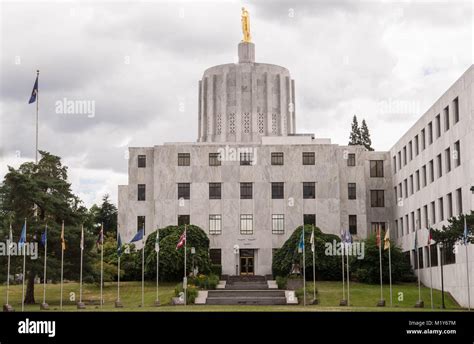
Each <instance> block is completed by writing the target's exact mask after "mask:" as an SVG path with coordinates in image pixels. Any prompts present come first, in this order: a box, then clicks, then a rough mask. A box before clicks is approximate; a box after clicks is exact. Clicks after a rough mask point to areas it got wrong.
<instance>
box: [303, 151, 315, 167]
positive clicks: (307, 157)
mask: <svg viewBox="0 0 474 344" xmlns="http://www.w3.org/2000/svg"><path fill="white" fill-rule="evenodd" d="M314 164H315V154H314V152H303V165H314Z"/></svg>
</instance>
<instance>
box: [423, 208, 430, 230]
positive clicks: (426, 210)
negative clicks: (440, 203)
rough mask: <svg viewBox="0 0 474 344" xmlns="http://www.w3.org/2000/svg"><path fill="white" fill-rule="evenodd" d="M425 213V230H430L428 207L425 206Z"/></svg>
mask: <svg viewBox="0 0 474 344" xmlns="http://www.w3.org/2000/svg"><path fill="white" fill-rule="evenodd" d="M423 213H424V215H425V228H428V227H429V225H430V218H429V215H428V205H425V206H423Z"/></svg>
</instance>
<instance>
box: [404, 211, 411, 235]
mask: <svg viewBox="0 0 474 344" xmlns="http://www.w3.org/2000/svg"><path fill="white" fill-rule="evenodd" d="M405 228H406V231H407V233H406V234H408V233H410V222H408V214H407V215H405Z"/></svg>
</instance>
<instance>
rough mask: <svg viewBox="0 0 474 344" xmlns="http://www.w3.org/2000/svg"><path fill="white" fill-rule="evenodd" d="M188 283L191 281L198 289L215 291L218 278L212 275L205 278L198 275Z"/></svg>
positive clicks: (202, 275)
mask: <svg viewBox="0 0 474 344" xmlns="http://www.w3.org/2000/svg"><path fill="white" fill-rule="evenodd" d="M190 281H192V283H193V284H195V285H196V286H197V287H198V288H199V289H208V290H213V289H216V287H217V284H218V283H219V277H218V276H216V275H214V274H210V275H207V276H206V275H204V274H200V275H198V276H196V277H194V278H192V279H191V280H190Z"/></svg>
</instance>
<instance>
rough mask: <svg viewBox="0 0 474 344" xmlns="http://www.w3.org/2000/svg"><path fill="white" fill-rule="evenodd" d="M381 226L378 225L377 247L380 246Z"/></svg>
mask: <svg viewBox="0 0 474 344" xmlns="http://www.w3.org/2000/svg"><path fill="white" fill-rule="evenodd" d="M380 239H381V238H380V226H378V227H377V247H380Z"/></svg>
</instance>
